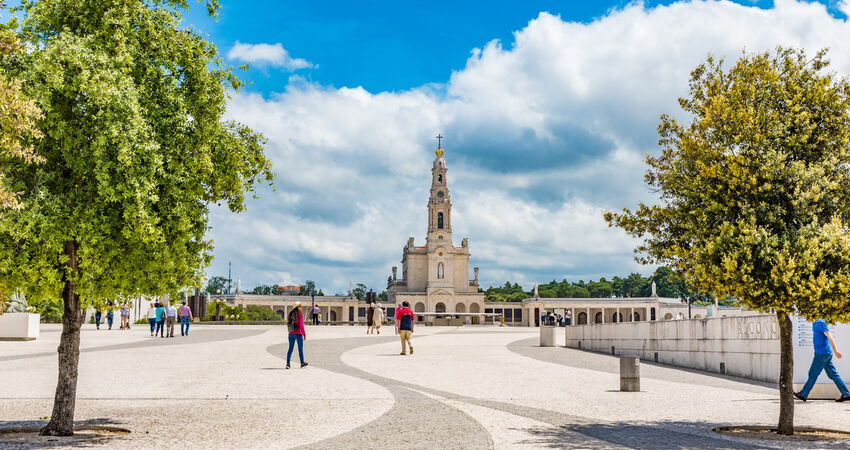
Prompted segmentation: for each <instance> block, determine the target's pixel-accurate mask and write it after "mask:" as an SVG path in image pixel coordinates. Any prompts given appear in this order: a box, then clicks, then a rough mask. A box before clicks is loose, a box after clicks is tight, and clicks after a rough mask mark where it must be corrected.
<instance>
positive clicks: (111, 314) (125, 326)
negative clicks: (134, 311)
mask: <svg viewBox="0 0 850 450" xmlns="http://www.w3.org/2000/svg"><path fill="white" fill-rule="evenodd" d="M104 309H105V310H106V324H107V326H108V327H109V329H110V330H111V329H112V322H113V320H114V319H115V306H114V305H113V304H112V303H111V302H110V303H108V304H107V306H106V308H103V309H102V308H96V309H95V311H94V324H95V326H96V327H97V329H98V330H99V329H100V323H101V320H103V316H104ZM121 329H122V330H129V329H130V305H128V304H126V303H124V304H123V305H121Z"/></svg>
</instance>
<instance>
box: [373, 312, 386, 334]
mask: <svg viewBox="0 0 850 450" xmlns="http://www.w3.org/2000/svg"><path fill="white" fill-rule="evenodd" d="M383 321H384V309H383V308H381V305H376V306H375V315H374V316H373V317H372V326H373V327H375V333H378V334H381V323H382V322H383Z"/></svg>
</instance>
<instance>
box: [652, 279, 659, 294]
mask: <svg viewBox="0 0 850 450" xmlns="http://www.w3.org/2000/svg"><path fill="white" fill-rule="evenodd" d="M652 296H653V297H658V293H657V292H655V282H654V281H653V282H652Z"/></svg>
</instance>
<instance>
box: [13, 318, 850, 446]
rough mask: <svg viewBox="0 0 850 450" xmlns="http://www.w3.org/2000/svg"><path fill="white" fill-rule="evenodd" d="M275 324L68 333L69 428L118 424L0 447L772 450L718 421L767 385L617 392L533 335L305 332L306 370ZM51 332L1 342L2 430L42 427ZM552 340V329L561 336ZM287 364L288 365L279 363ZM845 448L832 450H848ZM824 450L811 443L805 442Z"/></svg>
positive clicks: (677, 372) (666, 382) (744, 414)
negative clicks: (75, 381) (76, 369)
mask: <svg viewBox="0 0 850 450" xmlns="http://www.w3.org/2000/svg"><path fill="white" fill-rule="evenodd" d="M285 331H286V328H285V327H281V326H213V325H195V326H193V328H192V333H191V335H190V336H188V337H185V338H184V337H180V336H178V337H175V338H172V339H161V338H151V337H150V335H149V332H148V330H147V327H146V326H142V325H136V326H134V327H133V329H132V330H130V331H129V332H124V331H120V330H112V331H105V330H101V331H97V330H95V329H94V327H93V326H92V325H85V326H84V328H83V332H82V351H81V355H80V380H79V388H78V395H77V408H76V411H77V412H76V418H77V420H78V421H79V422H81V423H86V424H96V425H111V426H116V427H122V428H126V429H129V430H130V431H131V433H129V434H126V435H108V436H101V437H90V438H87V439H77V440H75V441H73V442H69V441H67V440H65V441H63V440H61V439H59V438H29V439H26V440H23V439H20V438H15V437H10V436H4V435H2V434H0V447H3V448H5V447H12V448H28V447H45V446H48V447H61V446H65V445H68V444H73V445H78V446H104V447H134V448H202V447H208V448H236V447H239V448H292V447H304V448H358V449H361V448H475V449H481V448H521V447H524V448H624V447H625V448H694V447H698V448H699V447H703V448H717V447H720V448H771V447H778V446H780V444H777V443H775V442H761V441H752V440H742V439H733V438H729V437H725V436H719V435H716V434H714V433H713V432H712V431H711V428H712V427H715V426H718V425H733V424H764V425H773V424H775V422H776V417H777V414H778V411H779V406H778V395H777V392H776V390H775V388H774V387H772V386H769V385H766V384H761V383H755V382H749V381H746V380H741V379H735V378H730V377H721V376H716V375H712V374H706V373H701V372H695V371H688V370H681V369H676V368H672V367H666V366H658V365H652V364H643V365H642V380H641V388H642V391H641V392H639V393H622V392H619V391H618V388H619V378H618V373H617V371H618V360H617V359H616V358H615V357H612V356H609V355H604V354H597V353H590V352H585V351H579V350H573V349H566V348H563V347H555V348H541V347H538V346H537V342H538V340H537V339H538V338H537V330H536V329H528V328H510V327H504V328H499V327H484V326H481V327H469V326H467V327H459V328H454V327H424V326H422V327H418V328H417V329H416V333H415V335H414V339H413V343H414V346H415V349H416V350H415V354H414V355H412V356H400V355H399V350H400V349H399V345H398V342H397V338H396V337H395V336H393V334H392V333H393V332H392V329H391V328H389V327H384V328H383V333H384V334H382V335H379V336H375V335H370V336H367V335H366V334H365V328H363V327H351V326H339V327H328V326H323V327H309V328H308V330H307V332H308V337H309V339H308V340H307V341H306V343H305V348H306V355H307V360H308V362H309V363H310V365H309V367H307V368H304V369H299V368H297V364H294V365H293V369H291V370H284V368H283V366H284V358H285V351H286V347H285V345H284V341H285V338H286V336H285ZM59 335H60V327H59V326H57V325H44V326H43V327H42V334H41V338H40V339H38V340H36V341H31V342H0V368H2V370H0V373H2V375H3V382H2V383H0V427H4V428H8V427H15V426H33V425H40V424H43V423H45V421H44V419H43V418H44V417H45V416H48V415H49V414H50V411H51V405H52V396H53V391H54V388H55V383H56V371H57V367H56V364H57V359H56V354H55V350H56V346H57V343H58V340H59ZM560 339H561V334H560V333H559V340H560ZM293 360H294V361H295V362H297V358H295V357H294V358H293ZM796 411H797V414H796V417H797V419H796V423H797V425H801V426H802V425H808V426H820V427H827V428H834V429H839V430H846V431H850V421H848V420H847V418H848V417H850V405H848V404H847V403H835V402H826V401H822V402H809V403H805V404H798V405H797V408H796ZM847 445H848V444H847V443H844V444H843V445H837V444H836V445H833V447H836V448H838V447H841V448H846V447H847ZM813 447H818V448H824V447H825V445H822V444H819V445H813Z"/></svg>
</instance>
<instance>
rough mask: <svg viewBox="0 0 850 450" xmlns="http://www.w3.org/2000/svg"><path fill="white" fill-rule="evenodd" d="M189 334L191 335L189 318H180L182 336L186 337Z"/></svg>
mask: <svg viewBox="0 0 850 450" xmlns="http://www.w3.org/2000/svg"><path fill="white" fill-rule="evenodd" d="M184 329H185V331H184ZM187 334H189V316H180V336H185V335H187ZM201 334H203V333H201Z"/></svg>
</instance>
